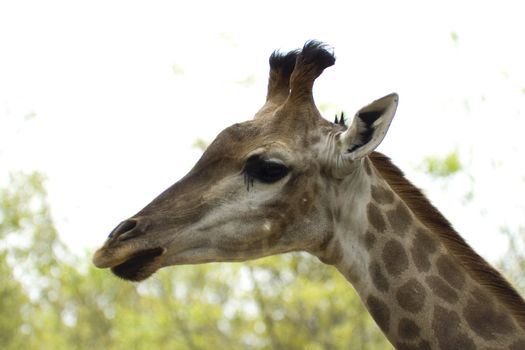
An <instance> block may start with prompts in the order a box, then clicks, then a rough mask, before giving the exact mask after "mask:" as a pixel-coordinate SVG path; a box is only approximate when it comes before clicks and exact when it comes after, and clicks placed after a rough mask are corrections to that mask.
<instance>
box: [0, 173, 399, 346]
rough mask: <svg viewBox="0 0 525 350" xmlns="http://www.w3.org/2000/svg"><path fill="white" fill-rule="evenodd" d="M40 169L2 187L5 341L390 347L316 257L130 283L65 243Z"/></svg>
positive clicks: (176, 270)
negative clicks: (77, 255) (57, 226)
mask: <svg viewBox="0 0 525 350" xmlns="http://www.w3.org/2000/svg"><path fill="white" fill-rule="evenodd" d="M43 183H44V178H43V177H42V176H41V175H40V174H38V173H34V174H30V175H26V174H21V173H17V174H14V175H13V176H12V177H11V181H10V184H9V186H8V187H7V188H6V189H1V190H0V218H1V220H0V243H1V245H0V274H1V276H2V283H1V284H0V297H1V298H0V313H1V315H2V316H1V318H0V348H1V349H54V350H61V349H64V350H65V349H123V350H124V349H126V350H127V349H151V348H155V349H188V350H194V349H234V350H235V349H348V348H350V349H388V348H391V346H390V345H389V344H388V342H387V341H386V340H385V338H384V337H383V335H382V334H381V333H380V332H379V330H378V328H377V327H376V326H375V324H374V322H373V321H372V320H371V318H370V317H369V315H368V313H367V312H366V310H365V309H364V307H363V306H362V304H361V302H360V301H359V298H358V297H357V295H356V294H355V292H354V291H353V289H352V288H351V286H350V284H349V283H348V282H347V281H345V280H344V278H342V277H341V275H340V274H339V273H338V272H337V271H335V269H333V268H331V267H328V266H325V265H323V264H321V263H320V262H319V261H317V259H316V258H313V257H311V256H307V255H305V254H288V255H283V256H277V257H272V258H266V259H261V260H258V261H254V262H251V263H248V264H247V263H243V264H239V263H235V264H205V265H198V266H181V267H173V268H166V269H163V270H161V271H159V272H158V273H157V274H156V275H154V276H153V277H152V278H150V279H149V280H147V281H145V282H143V283H140V284H133V283H129V282H125V281H122V280H119V279H118V278H116V277H115V276H113V275H111V274H110V272H109V271H107V270H99V269H96V268H94V267H93V266H92V265H91V263H90V254H86V256H85V257H82V258H79V257H76V256H73V255H72V254H70V253H69V252H68V250H67V249H66V247H64V246H63V244H62V243H61V242H60V239H59V237H58V235H57V232H56V230H55V228H54V225H53V222H52V220H51V216H50V210H49V205H48V203H47V199H46V192H45V189H44V185H43Z"/></svg>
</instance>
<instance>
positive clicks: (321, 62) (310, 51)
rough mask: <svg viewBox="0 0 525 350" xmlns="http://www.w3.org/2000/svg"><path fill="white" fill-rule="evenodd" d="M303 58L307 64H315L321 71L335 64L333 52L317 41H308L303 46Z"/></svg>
mask: <svg viewBox="0 0 525 350" xmlns="http://www.w3.org/2000/svg"><path fill="white" fill-rule="evenodd" d="M301 56H302V59H303V60H304V62H305V63H313V62H315V63H316V64H317V65H318V67H319V68H321V69H325V68H327V67H330V66H333V65H334V64H335V55H334V52H333V50H332V49H331V48H329V46H328V45H326V44H324V43H322V42H320V41H317V40H309V41H307V42H306V43H305V44H304V46H303V50H302V51H301Z"/></svg>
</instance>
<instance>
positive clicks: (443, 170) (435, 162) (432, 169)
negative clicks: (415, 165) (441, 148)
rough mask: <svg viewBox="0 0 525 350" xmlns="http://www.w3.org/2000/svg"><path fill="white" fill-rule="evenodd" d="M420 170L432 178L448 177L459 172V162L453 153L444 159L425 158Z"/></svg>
mask: <svg viewBox="0 0 525 350" xmlns="http://www.w3.org/2000/svg"><path fill="white" fill-rule="evenodd" d="M422 168H423V171H425V172H426V173H428V174H430V175H432V176H435V177H448V176H451V175H453V174H455V173H457V172H459V171H460V170H461V162H460V161H459V157H458V153H457V152H456V151H454V152H450V153H449V154H447V155H446V156H444V157H439V156H429V157H426V158H425V159H424V160H423V164H422Z"/></svg>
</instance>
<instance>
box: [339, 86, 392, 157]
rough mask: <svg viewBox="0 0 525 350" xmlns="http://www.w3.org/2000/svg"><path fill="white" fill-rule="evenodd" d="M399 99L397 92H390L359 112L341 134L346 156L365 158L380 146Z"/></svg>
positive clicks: (344, 155)
mask: <svg viewBox="0 0 525 350" xmlns="http://www.w3.org/2000/svg"><path fill="white" fill-rule="evenodd" d="M398 101H399V97H398V95H397V94H395V93H394V94H390V95H387V96H385V97H382V98H380V99H379V100H376V101H374V102H372V103H371V104H369V105H368V106H366V107H363V108H361V109H360V110H359V112H357V114H356V115H355V117H354V119H353V121H352V124H351V125H350V127H349V128H348V129H347V130H346V131H345V132H344V133H343V134H342V135H341V144H342V151H343V157H344V158H346V159H347V160H356V159H359V158H363V157H365V156H367V155H368V154H370V153H371V152H372V151H373V150H374V149H375V148H376V147H377V146H379V144H380V143H381V141H383V138H384V137H385V135H386V132H387V131H388V127H389V126H390V123H391V122H392V119H393V118H394V115H395V113H396V109H397V103H398Z"/></svg>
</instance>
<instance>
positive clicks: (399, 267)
mask: <svg viewBox="0 0 525 350" xmlns="http://www.w3.org/2000/svg"><path fill="white" fill-rule="evenodd" d="M382 258H383V262H384V263H385V267H386V270H387V271H388V273H389V274H390V275H391V276H394V277H397V276H399V275H400V274H401V273H402V272H404V271H405V270H406V269H408V255H407V254H406V252H405V249H404V248H403V246H402V245H401V243H399V242H398V241H396V240H393V239H391V240H390V241H388V242H386V244H385V246H384V248H383V253H382Z"/></svg>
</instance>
